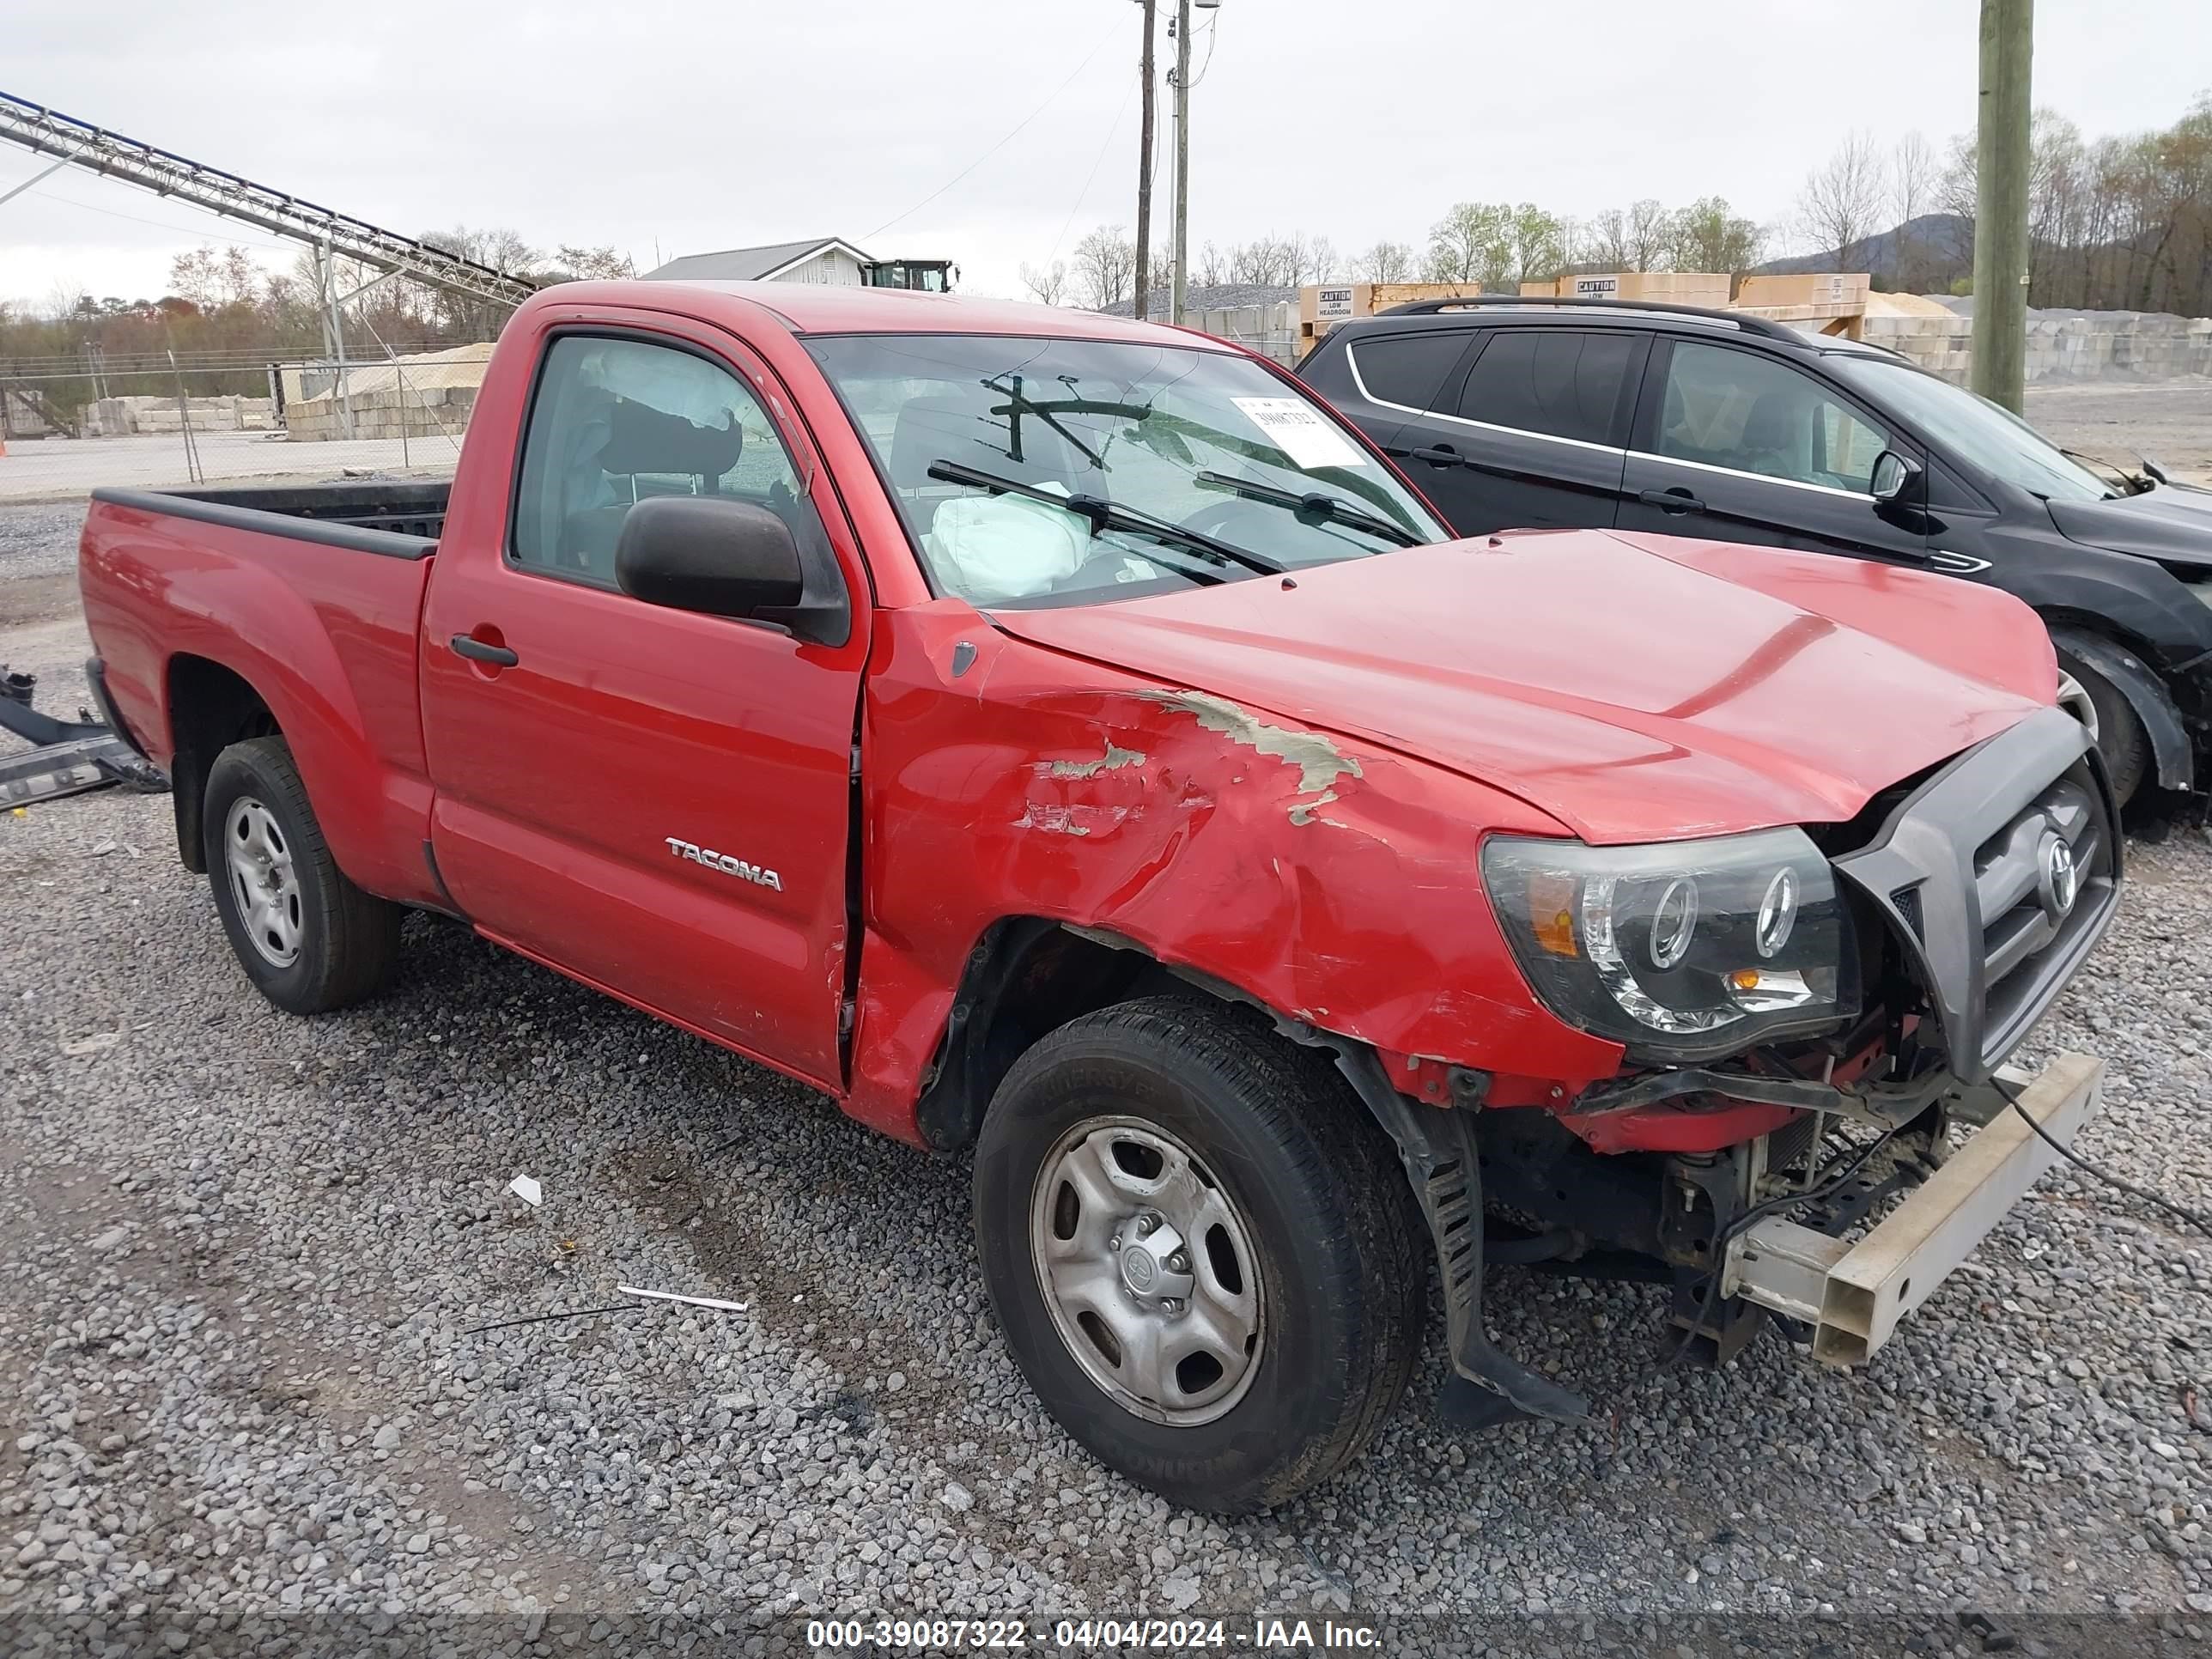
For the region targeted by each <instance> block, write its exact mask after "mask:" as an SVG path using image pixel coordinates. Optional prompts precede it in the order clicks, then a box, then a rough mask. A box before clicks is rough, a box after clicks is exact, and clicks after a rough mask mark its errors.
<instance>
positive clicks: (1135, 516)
mask: <svg viewBox="0 0 2212 1659" xmlns="http://www.w3.org/2000/svg"><path fill="white" fill-rule="evenodd" d="M929 476H930V477H933V478H942V479H943V480H944V481H945V483H957V484H966V485H968V486H969V488H970V489H989V490H994V491H997V492H999V493H1000V494H1003V495H1025V496H1027V497H1028V498H1029V499H1030V501H1042V502H1043V503H1044V504H1045V505H1046V506H1047V507H1059V508H1060V509H1061V510H1062V511H1064V512H1068V513H1074V514H1075V516H1076V517H1077V518H1079V519H1087V520H1090V521H1091V535H1093V536H1094V537H1095V536H1097V535H1098V534H1099V533H1100V532H1103V531H1108V530H1121V531H1127V532H1133V534H1136V535H1139V536H1150V537H1152V538H1155V539H1157V540H1159V541H1163V542H1170V543H1172V544H1176V546H1179V547H1185V548H1188V549H1189V550H1192V551H1193V552H1197V553H1204V554H1206V555H1207V556H1211V557H1212V558H1217V559H1220V560H1223V561H1225V562H1228V563H1230V564H1241V565H1243V567H1244V568H1246V569H1247V570H1252V571H1256V572H1258V573H1259V574H1261V575H1262V576H1279V575H1281V574H1283V572H1284V571H1285V569H1286V568H1288V567H1287V566H1285V565H1282V564H1279V563H1277V562H1275V561H1274V560H1273V559H1271V558H1268V557H1267V556H1266V555H1265V554H1261V553H1253V552H1249V551H1248V550H1245V549H1243V548H1241V547H1239V546H1237V544H1235V543H1233V542H1225V541H1222V540H1220V539H1219V538H1216V537H1212V536H1209V535H1207V534H1206V532H1204V531H1202V530H1188V529H1185V528H1184V527H1183V526H1182V525H1179V524H1176V522H1174V520H1170V519H1156V518H1154V517H1153V516H1152V514H1151V513H1140V512H1139V511H1138V510H1137V509H1136V508H1135V507H1124V506H1122V505H1121V503H1120V502H1119V501H1108V500H1107V499H1106V498H1105V497H1104V496H1103V495H1054V493H1053V492H1052V491H1051V490H1049V489H1041V488H1040V487H1039V486H1037V485H1036V484H1032V483H1023V482H1022V481H1021V480H1020V479H1019V478H1002V477H1000V476H999V475H998V474H997V473H995V472H985V471H981V470H980V469H978V468H976V467H972V466H963V465H960V463H959V462H957V461H932V462H931V463H930V464H929Z"/></svg>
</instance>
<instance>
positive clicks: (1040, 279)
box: [1022, 259, 1067, 306]
mask: <svg viewBox="0 0 2212 1659" xmlns="http://www.w3.org/2000/svg"><path fill="white" fill-rule="evenodd" d="M1022 286H1023V287H1024V288H1025V289H1029V291H1030V293H1031V294H1032V295H1036V301H1037V303H1038V304H1039V305H1044V306H1056V305H1058V304H1059V303H1060V301H1062V300H1064V299H1066V297H1067V261H1066V260H1065V259H1054V261H1053V262H1052V263H1051V264H1048V265H1044V266H1042V267H1040V266H1036V265H1032V264H1029V263H1028V262H1027V261H1026V260H1024V262H1023V264H1022Z"/></svg>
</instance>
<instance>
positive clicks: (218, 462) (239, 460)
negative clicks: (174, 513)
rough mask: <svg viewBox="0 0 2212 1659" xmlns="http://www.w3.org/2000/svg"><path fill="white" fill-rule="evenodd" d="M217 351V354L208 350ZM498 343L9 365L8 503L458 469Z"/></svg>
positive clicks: (2, 479) (93, 352)
mask: <svg viewBox="0 0 2212 1659" xmlns="http://www.w3.org/2000/svg"><path fill="white" fill-rule="evenodd" d="M210 355H211V354H210ZM490 355H491V347H490V345H489V343H482V344H476V345H465V346H458V347H446V348H438V349H430V350H426V351H410V352H391V353H387V354H386V356H384V357H383V358H382V359H381V360H380V361H375V362H340V361H337V360H336V359H312V358H311V359H305V360H293V361H289V362H265V361H264V362H248V361H243V360H217V361H194V362H155V361H143V362H141V361H137V360H125V361H103V359H102V357H101V356H100V353H99V351H98V349H97V348H93V349H88V351H87V352H86V353H85V355H84V357H83V358H82V361H76V360H71V361H68V362H62V361H58V360H54V359H44V360H23V361H17V362H8V361H4V360H0V501H45V500H67V499H70V498H73V497H78V496H82V495H88V494H89V493H90V492H91V491H92V490H94V489H98V488H100V487H101V486H102V485H116V486H122V487H125V488H130V489H177V488H185V487H189V486H191V485H195V484H214V483H226V482H232V481H244V480H250V479H257V478H260V479H266V478H272V477H299V476H302V475H305V476H320V477H327V476H330V475H332V474H336V473H339V472H344V471H381V472H420V473H439V472H450V471H452V470H453V464H454V462H455V460H456V459H458V458H459V454H460V445H461V436H462V434H463V433H464V432H465V430H466V428H467V426H468V421H469V415H470V412H471V410H472V409H473V408H474V406H475V403H476V393H477V387H478V386H480V385H481V384H482V382H483V368H484V364H485V363H486V362H488V361H489V357H490Z"/></svg>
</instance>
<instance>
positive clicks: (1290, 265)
mask: <svg viewBox="0 0 2212 1659" xmlns="http://www.w3.org/2000/svg"><path fill="white" fill-rule="evenodd" d="M1297 240H1298V239H1297V238H1296V237H1294V236H1279V235H1277V234H1275V233H1274V232H1273V231H1270V232H1268V233H1267V234H1266V235H1265V236H1259V237H1255V238H1254V239H1253V240H1250V241H1249V242H1239V243H1237V246H1234V247H1232V248H1231V249H1230V250H1229V280H1230V281H1231V282H1232V283H1250V284H1251V285H1253V286H1254V287H1255V288H1283V287H1286V286H1288V285H1289V284H1290V283H1292V282H1294V281H1296V278H1295V277H1294V276H1292V274H1291V273H1292V272H1294V271H1295V270H1297V268H1298V264H1299V260H1300V258H1301V252H1300V250H1299V248H1298V246H1297Z"/></svg>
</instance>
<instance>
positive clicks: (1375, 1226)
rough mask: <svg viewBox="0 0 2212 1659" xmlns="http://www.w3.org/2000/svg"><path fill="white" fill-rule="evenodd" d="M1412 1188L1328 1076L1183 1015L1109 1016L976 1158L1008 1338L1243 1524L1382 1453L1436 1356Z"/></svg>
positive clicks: (1235, 1019) (1201, 1505) (1021, 1102)
mask: <svg viewBox="0 0 2212 1659" xmlns="http://www.w3.org/2000/svg"><path fill="white" fill-rule="evenodd" d="M1404 1185H1405V1176H1404V1175H1403V1174H1402V1173H1401V1170H1400V1169H1399V1166H1398V1163H1397V1160H1396V1159H1395V1157H1393V1156H1392V1154H1391V1152H1390V1150H1389V1146H1388V1145H1387V1144H1386V1143H1385V1142H1384V1139H1383V1134H1382V1133H1381V1131H1380V1130H1378V1129H1377V1128H1376V1127H1375V1125H1374V1123H1373V1121H1371V1120H1370V1118H1369V1117H1368V1115H1367V1114H1366V1111H1365V1109H1364V1108H1363V1107H1362V1106H1361V1105H1360V1103H1359V1102H1358V1099H1357V1098H1356V1097H1354V1096H1353V1095H1352V1092H1351V1091H1350V1090H1349V1089H1348V1088H1347V1087H1346V1085H1344V1084H1343V1082H1342V1080H1341V1079H1340V1078H1339V1077H1338V1076H1337V1074H1336V1073H1335V1072H1334V1069H1333V1068H1331V1067H1330V1066H1328V1064H1327V1063H1326V1062H1325V1061H1324V1060H1322V1059H1321V1057H1320V1056H1318V1055H1316V1054H1309V1053H1306V1052H1304V1051H1302V1050H1298V1049H1295V1048H1291V1047H1290V1046H1289V1045H1287V1044H1285V1043H1284V1042H1282V1041H1281V1040H1280V1039H1279V1038H1278V1037H1276V1036H1274V1035H1273V1033H1272V1032H1269V1031H1267V1030H1266V1029H1265V1028H1264V1027H1261V1026H1259V1025H1258V1024H1255V1022H1253V1021H1251V1020H1250V1019H1249V1018H1246V1017H1244V1016H1243V1015H1242V1014H1241V1013H1239V1012H1237V1011H1233V1010H1228V1009H1223V1008H1219V1007H1216V1006H1212V1005H1211V1004H1207V1003H1203V1002H1199V1001H1195V1000H1185V999H1182V998H1177V997H1157V998H1148V999H1146V1000H1142V1001H1138V1002H1131V1003H1124V1004H1122V1005H1121V1006H1118V1007H1114V1008H1109V1009H1105V1010H1103V1011H1102V1012H1098V1013H1095V1014H1091V1015H1087V1016H1085V1018H1080V1019H1078V1020H1075V1021H1073V1023H1071V1024H1067V1025H1065V1026H1062V1027H1061V1028H1060V1030H1056V1031H1054V1032H1053V1033H1052V1034H1051V1035H1050V1036H1047V1037H1045V1038H1044V1039H1043V1040H1042V1041H1041V1042H1038V1043H1037V1044H1036V1047H1035V1048H1031V1049H1030V1051H1029V1052H1028V1053H1027V1054H1024V1055H1023V1056H1022V1058H1021V1060H1019V1061H1018V1062H1017V1063H1016V1065H1015V1066H1014V1068H1013V1070H1012V1073H1009V1074H1008V1076H1007V1078H1006V1082H1005V1083H1004V1084H1003V1085H1000V1089H999V1091H998V1093H997V1095H996V1096H995V1097H994V1098H993V1100H992V1103H991V1108H990V1111H989V1113H988V1115H987V1116H986V1118H985V1119H984V1123H983V1130H982V1134H981V1139H980V1141H979V1143H978V1146H977V1151H976V1159H975V1228H976V1235H977V1239H978V1243H979V1245H980V1248H981V1255H982V1266H983V1276H984V1280H985V1284H986V1285H987V1288H988V1290H989V1291H990V1296H991V1301H992V1304H993V1306H994V1308H995V1309H996V1310H997V1312H998V1316H999V1322H1000V1324H1001V1325H1002V1326H1003V1327H1004V1328H1005V1329H1006V1337H1007V1340H1008V1343H1009V1344H1010V1346H1012V1349H1013V1352H1014V1357H1015V1358H1016V1360H1017V1361H1018V1363H1019V1364H1020V1365H1021V1368H1022V1370H1023V1372H1024V1375H1026V1376H1027V1377H1028V1379H1029V1381H1030V1386H1031V1387H1033V1388H1034V1389H1036V1392H1037V1394H1038V1395H1039V1396H1040V1397H1041V1398H1042V1400H1043V1401H1044V1403H1045V1405H1046V1407H1047V1408H1048V1409H1049V1410H1050V1411H1051V1413H1053V1415H1054V1417H1055V1418H1056V1419H1059V1421H1060V1425H1061V1426H1062V1427H1063V1428H1065V1429H1066V1431H1068V1432H1069V1433H1070V1434H1071V1435H1073V1436H1074V1437H1075V1438H1076V1439H1077V1440H1079V1441H1080V1442H1081V1443H1083V1444H1084V1445H1085V1446H1086V1447H1087V1448H1089V1449H1090V1450H1091V1452H1092V1453H1094V1454H1095V1455H1097V1456H1098V1457H1099V1458H1100V1459H1101V1460H1102V1461H1103V1462H1106V1463H1108V1464H1109V1465H1110V1466H1111V1467H1113V1468H1115V1469H1118V1470H1120V1471H1121V1473H1122V1474H1126V1475H1127V1476H1128V1477H1129V1478H1130V1479H1131V1480H1135V1481H1136V1482H1138V1483H1139V1485H1141V1486H1147V1487H1149V1488H1151V1489H1152V1491H1154V1492H1158V1493H1160V1494H1161V1495H1162V1496H1163V1497H1165V1498H1170V1499H1172V1500H1173V1501H1174V1502H1176V1503H1178V1504H1187V1505H1189V1506H1190V1507H1192V1508H1195V1509H1202V1510H1214V1511H1217V1512H1220V1513H1229V1514H1233V1513H1241V1512H1246V1511H1250V1510H1261V1509H1266V1508H1268V1507H1271V1506H1273V1505H1274V1504H1279V1503H1282V1502H1284V1501H1285V1500H1286V1499H1288V1498H1291V1497H1294V1496H1296V1495H1297V1493H1299V1492H1303V1491H1304V1490H1306V1489H1307V1488H1308V1487H1310V1486H1314V1485H1316V1484H1317V1483H1319V1482H1321V1481H1322V1480H1328V1478H1329V1477H1330V1476H1331V1475H1333V1474H1335V1473H1336V1472H1337V1471H1338V1470H1340V1469H1341V1468H1344V1466H1345V1465H1346V1464H1347V1463H1349V1462H1351V1461H1352V1459H1353V1458H1354V1457H1355V1456H1357V1455H1358V1453H1359V1452H1360V1451H1361V1450H1362V1449H1364V1447H1365V1446H1366V1444H1367V1443H1368V1442H1369V1441H1370V1440H1371V1439H1372V1438H1373V1437H1374V1436H1375V1433H1376V1431H1377V1429H1379V1428H1380V1426H1381V1425H1382V1423H1383V1419H1384V1418H1385V1417H1387V1416H1388V1415H1389V1412H1390V1410H1391V1408H1392V1407H1394V1406H1395V1404H1396V1403H1397V1401H1398V1399H1399V1397H1400V1395H1401V1394H1402V1393H1403V1392H1404V1390H1405V1387H1406V1383H1407V1377H1408V1376H1409V1375H1410V1374H1411V1371H1412V1368H1413V1359H1414V1357H1415V1355H1416V1353H1417V1352H1418V1350H1419V1341H1420V1329H1421V1320H1422V1316H1423V1312H1424V1297H1425V1292H1426V1283H1427V1281H1426V1275H1425V1273H1424V1272H1423V1270H1422V1263H1421V1260H1420V1257H1419V1254H1418V1252H1417V1249H1416V1246H1415V1239H1414V1234H1413V1229H1412V1226H1411V1225H1410V1219H1409V1213H1408V1211H1409V1206H1408V1205H1407V1202H1406V1194H1405V1191H1404Z"/></svg>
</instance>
